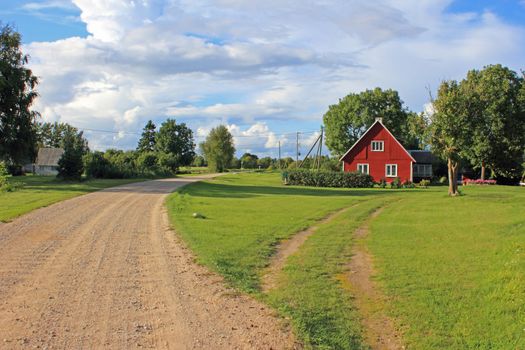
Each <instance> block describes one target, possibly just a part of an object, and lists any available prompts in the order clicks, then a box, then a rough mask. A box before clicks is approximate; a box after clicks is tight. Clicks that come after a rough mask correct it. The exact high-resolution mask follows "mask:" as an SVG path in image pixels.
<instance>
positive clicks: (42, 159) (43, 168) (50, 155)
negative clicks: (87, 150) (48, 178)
mask: <svg viewBox="0 0 525 350" xmlns="http://www.w3.org/2000/svg"><path fill="white" fill-rule="evenodd" d="M62 154H64V150H63V149H62V148H49V147H48V148H40V149H39V150H38V155H37V157H36V163H35V173H36V174H38V175H57V174H58V160H59V159H60V157H62Z"/></svg>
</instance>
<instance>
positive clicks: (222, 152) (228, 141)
mask: <svg viewBox="0 0 525 350" xmlns="http://www.w3.org/2000/svg"><path fill="white" fill-rule="evenodd" d="M200 148H201V151H202V153H203V154H204V157H205V158H206V161H207V162H208V167H209V168H210V169H211V170H212V171H218V172H223V171H224V170H225V169H226V168H227V167H228V166H229V165H230V163H231V161H232V160H233V155H234V154H235V146H234V143H233V136H232V134H231V133H230V131H229V130H228V128H226V126H224V125H219V126H217V127H216V128H213V129H211V131H210V133H209V134H208V136H207V137H206V141H204V142H202V143H201V144H200Z"/></svg>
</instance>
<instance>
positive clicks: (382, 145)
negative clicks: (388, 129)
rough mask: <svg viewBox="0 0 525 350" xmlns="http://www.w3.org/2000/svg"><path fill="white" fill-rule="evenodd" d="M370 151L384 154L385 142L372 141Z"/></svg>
mask: <svg viewBox="0 0 525 350" xmlns="http://www.w3.org/2000/svg"><path fill="white" fill-rule="evenodd" d="M374 146H375V147H374ZM370 149H371V150H372V152H384V151H385V141H380V140H373V141H372V143H371V144H370Z"/></svg>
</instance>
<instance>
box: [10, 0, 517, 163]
mask: <svg viewBox="0 0 525 350" xmlns="http://www.w3.org/2000/svg"><path fill="white" fill-rule="evenodd" d="M0 18H1V20H2V22H3V23H10V24H13V25H14V26H15V27H16V28H17V29H18V30H19V32H20V33H21V34H22V36H23V42H24V50H25V51H26V52H28V53H29V54H30V55H31V62H30V65H31V68H32V69H33V70H34V72H35V74H37V75H38V76H39V77H40V79H41V83H40V85H39V92H40V98H39V100H38V101H37V103H36V104H35V109H37V110H39V111H40V112H41V113H42V116H43V118H44V120H47V121H64V122H68V123H71V124H73V125H76V126H78V127H80V128H86V129H102V130H111V131H113V132H114V133H100V132H91V131H86V135H87V136H88V137H89V141H90V145H91V146H92V148H96V149H104V148H108V147H118V148H133V147H134V146H135V144H136V141H137V137H138V135H137V133H139V132H140V130H141V128H142V126H143V125H144V124H145V122H146V121H147V120H148V119H153V120H155V121H156V122H157V123H160V122H162V120H165V119H166V118H175V119H177V120H179V121H184V122H186V123H187V124H188V125H190V126H191V127H192V128H193V129H194V130H195V132H196V134H197V136H198V140H199V141H200V140H201V139H202V138H203V137H204V136H205V135H206V133H207V132H208V131H209V129H210V128H211V127H213V126H215V125H218V124H226V125H228V127H229V128H230V130H231V131H232V133H233V134H234V136H236V144H237V148H238V150H239V153H242V152H244V151H251V152H257V153H259V154H264V155H272V156H276V154H277V148H276V147H277V143H278V141H281V144H282V145H283V153H284V154H293V149H294V147H295V145H294V142H295V136H294V132H295V131H304V132H305V133H304V134H303V135H301V144H302V147H303V153H304V151H305V150H306V147H308V144H309V143H311V142H312V141H313V139H314V138H315V137H316V133H315V132H314V131H315V130H318V129H319V127H320V125H321V122H322V115H323V113H324V112H325V111H326V110H327V108H328V106H329V105H330V104H333V103H337V101H338V99H339V98H341V97H343V96H345V95H346V94H348V93H351V92H359V91H362V90H364V89H367V88H374V87H376V86H380V87H382V88H393V89H396V90H398V91H399V93H400V95H401V98H402V99H403V100H404V101H405V103H406V105H407V107H409V108H410V109H412V110H414V111H416V112H421V111H423V110H424V109H425V106H426V105H427V104H428V91H427V89H428V88H430V89H431V90H434V91H435V89H436V88H437V86H438V85H439V82H440V81H442V80H443V79H461V78H462V77H463V76H464V75H465V74H466V72H467V71H468V70H469V69H473V68H477V69H479V68H482V67H483V66H484V65H487V64H493V63H501V64H504V65H507V66H509V67H511V68H512V69H515V70H519V69H523V68H525V66H524V65H523V60H522V58H523V57H525V1H518V0H515V1H511V0H499V1H488V0H480V1H474V0H471V1H465V0H463V1H451V0H403V1H400V0H399V1H398V0H378V1H374V2H370V1H367V0H325V1H315V0H312V1H309V2H304V1H299V0H264V1H263V0H253V1H250V2H246V1H242V0H140V1H139V0H134V1H133V0H112V1H106V0H39V1H36V0H23V1H6V0H3V1H0Z"/></svg>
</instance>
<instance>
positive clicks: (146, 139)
mask: <svg viewBox="0 0 525 350" xmlns="http://www.w3.org/2000/svg"><path fill="white" fill-rule="evenodd" d="M156 129H157V126H156V125H155V124H154V123H153V121H152V120H149V121H148V123H147V124H146V126H145V127H144V129H143V131H142V136H141V138H140V140H139V144H138V146H137V151H138V152H153V151H154V150H155V144H156V142H155V139H156V137H157V131H156Z"/></svg>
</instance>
